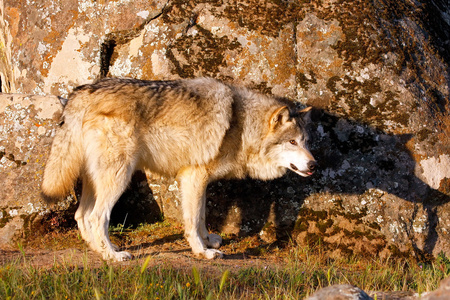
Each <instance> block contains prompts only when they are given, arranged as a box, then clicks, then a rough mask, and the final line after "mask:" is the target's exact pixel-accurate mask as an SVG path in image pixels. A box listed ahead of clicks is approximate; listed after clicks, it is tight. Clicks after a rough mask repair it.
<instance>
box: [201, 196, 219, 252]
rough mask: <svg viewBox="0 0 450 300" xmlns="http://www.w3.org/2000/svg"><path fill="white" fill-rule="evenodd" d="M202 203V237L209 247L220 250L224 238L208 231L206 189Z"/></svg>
mask: <svg viewBox="0 0 450 300" xmlns="http://www.w3.org/2000/svg"><path fill="white" fill-rule="evenodd" d="M201 203H202V207H201V215H200V224H199V231H200V236H201V238H202V239H203V241H204V242H205V244H206V246H207V247H211V248H214V249H218V248H219V247H220V246H221V245H222V237H221V236H220V235H217V234H214V233H208V229H206V189H205V190H204V191H203V195H202V200H201Z"/></svg>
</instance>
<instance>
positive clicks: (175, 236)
mask: <svg viewBox="0 0 450 300" xmlns="http://www.w3.org/2000/svg"><path fill="white" fill-rule="evenodd" d="M110 237H111V240H112V242H113V243H115V244H117V245H119V247H121V249H123V250H126V251H129V252H131V254H132V255H133V259H132V260H130V261H127V262H108V263H111V264H121V265H133V264H138V265H140V264H142V263H143V262H144V261H145V259H146V258H147V257H148V256H151V257H152V259H151V260H150V264H149V266H152V265H166V266H168V267H173V268H176V269H185V270H190V269H192V267H193V266H194V265H195V266H196V267H197V268H199V269H206V270H209V271H210V272H213V273H216V272H217V273H218V274H220V273H222V272H223V271H224V270H225V269H229V270H231V271H232V270H236V271H237V270H238V269H240V268H244V267H252V266H253V267H263V268H264V267H268V266H270V267H276V266H282V265H283V263H284V256H285V255H283V253H284V254H286V251H288V249H287V248H286V247H282V248H279V247H278V246H276V245H269V244H265V243H264V242H262V241H261V240H260V239H258V238H257V237H245V238H238V237H235V236H226V237H224V244H223V246H222V247H221V248H220V250H221V251H223V252H224V253H225V256H224V258H223V259H216V260H214V261H212V262H211V261H208V260H205V259H201V258H198V257H196V256H195V255H193V254H192V252H191V250H190V248H189V245H188V244H187V241H186V240H185V239H184V237H183V230H182V227H181V226H180V225H177V224H176V225H170V224H169V223H167V222H162V223H158V224H153V225H148V226H144V227H142V228H138V229H133V230H130V229H125V230H123V229H121V228H118V229H114V230H112V231H111V232H110ZM24 256H25V258H26V262H27V264H31V265H33V266H36V267H41V268H51V267H53V266H55V264H65V263H69V264H70V265H79V266H82V265H83V264H84V263H86V260H88V262H89V265H90V266H91V267H96V266H101V265H102V264H103V263H104V261H103V260H102V258H101V256H100V255H99V254H97V253H96V252H94V251H92V250H90V249H89V248H88V247H87V245H86V244H85V243H84V241H83V240H82V239H81V237H80V235H79V233H78V231H77V229H70V230H65V231H63V232H61V231H60V232H58V231H54V232H48V233H46V234H39V235H36V236H30V237H28V238H27V239H26V240H22V241H19V242H17V245H15V246H11V247H6V248H5V247H3V248H0V264H5V263H8V262H13V261H16V262H21V261H23V257H24Z"/></svg>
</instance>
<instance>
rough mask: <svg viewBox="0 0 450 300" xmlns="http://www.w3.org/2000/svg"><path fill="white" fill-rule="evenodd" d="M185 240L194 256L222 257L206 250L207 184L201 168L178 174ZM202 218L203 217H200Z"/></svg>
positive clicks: (218, 252)
mask: <svg viewBox="0 0 450 300" xmlns="http://www.w3.org/2000/svg"><path fill="white" fill-rule="evenodd" d="M178 178H179V180H180V186H181V198H182V208H183V217H184V227H185V228H184V231H185V236H186V239H187V240H188V242H189V245H190V246H191V248H192V252H193V253H194V254H196V255H200V256H204V257H205V258H207V259H213V258H218V257H222V256H223V253H222V252H220V251H218V250H215V249H208V248H206V243H205V240H207V237H208V232H207V230H206V226H205V221H204V216H203V215H204V206H205V203H204V200H205V197H204V194H205V190H206V186H207V184H208V180H207V179H208V178H207V174H206V171H205V170H203V169H202V168H194V167H192V168H185V169H183V170H182V171H181V172H180V173H179V174H178ZM202 216H203V217H202Z"/></svg>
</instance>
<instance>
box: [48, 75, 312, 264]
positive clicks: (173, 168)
mask: <svg viewBox="0 0 450 300" xmlns="http://www.w3.org/2000/svg"><path fill="white" fill-rule="evenodd" d="M310 112H311V110H310V108H306V109H304V110H301V111H299V110H295V108H294V106H293V105H291V103H290V102H289V101H286V100H283V99H279V98H275V97H271V96H266V95H262V94H259V93H257V92H254V91H251V90H248V89H246V88H242V87H237V86H232V85H229V84H225V83H223V82H221V81H217V80H214V79H211V78H198V79H183V80H176V81H142V80H135V79H118V78H109V79H103V80H100V81H98V82H95V83H93V84H87V85H83V86H79V87H77V88H75V89H74V91H73V92H72V93H71V94H70V95H69V97H68V101H67V104H66V106H65V109H64V112H63V116H62V117H63V121H62V122H61V127H60V128H59V130H58V131H57V133H56V135H55V138H54V141H53V145H52V149H51V152H50V156H49V159H48V161H47V164H46V167H45V172H44V179H43V183H42V192H43V195H44V196H45V198H46V199H47V200H48V201H51V200H54V199H59V198H61V197H63V196H65V195H66V194H67V193H68V191H70V189H71V188H72V187H73V184H74V181H75V180H76V179H77V178H81V179H82V195H81V199H80V201H79V207H78V210H77V211H76V214H75V219H76V221H77V224H78V227H79V230H80V232H81V235H82V237H83V238H84V239H85V240H86V242H87V243H88V244H89V246H90V247H91V248H92V249H94V250H96V251H98V252H99V253H101V254H102V256H103V258H104V259H112V260H116V261H121V260H126V259H130V258H131V255H130V253H128V252H125V251H118V247H117V246H115V245H113V244H112V243H111V241H110V240H109V236H108V226H109V219H110V214H111V210H112V208H113V206H114V204H115V203H116V201H117V200H118V199H119V197H120V196H121V194H122V193H123V192H124V190H125V189H126V187H127V185H128V183H129V181H130V179H131V176H132V174H133V172H134V171H135V170H138V169H142V170H148V171H150V172H153V173H157V174H162V175H166V176H175V177H176V178H177V180H178V182H179V184H180V190H181V198H182V210H183V218H184V225H185V236H186V238H187V240H188V242H189V245H190V247H191V248H192V251H193V252H194V253H195V254H197V255H199V256H203V257H205V258H207V259H212V258H216V257H221V256H222V252H220V251H219V250H216V249H217V248H219V247H220V244H221V242H222V238H221V237H220V236H219V235H216V234H209V233H208V231H207V229H206V226H205V190H206V186H207V185H208V183H209V182H211V181H214V180H217V179H220V178H244V177H247V176H249V177H252V178H256V179H262V180H269V179H273V178H277V177H280V176H282V175H283V174H285V172H286V171H287V170H288V169H290V170H292V171H293V172H295V173H297V174H299V175H301V176H305V177H306V176H309V175H311V174H312V173H313V172H314V169H315V167H316V161H315V160H314V158H313V156H312V154H311V153H310V151H309V150H308V148H307V145H306V141H307V137H308V136H307V134H306V130H305V125H306V123H307V122H308V120H309V119H310V118H309V116H310Z"/></svg>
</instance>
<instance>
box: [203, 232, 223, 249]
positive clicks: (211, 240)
mask: <svg viewBox="0 0 450 300" xmlns="http://www.w3.org/2000/svg"><path fill="white" fill-rule="evenodd" d="M205 243H206V246H208V247H211V248H214V249H218V248H219V247H220V245H222V237H221V236H220V235H217V234H214V233H211V234H208V236H207V237H206V240H205Z"/></svg>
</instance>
